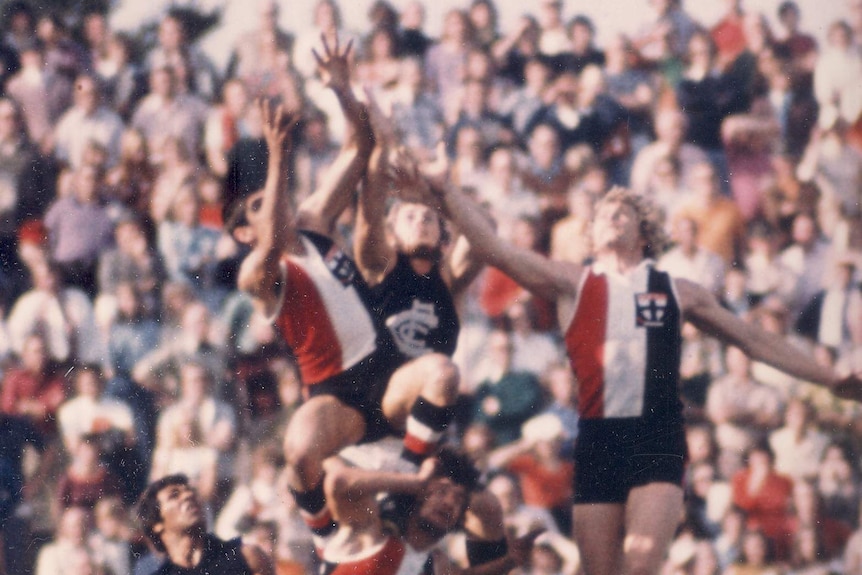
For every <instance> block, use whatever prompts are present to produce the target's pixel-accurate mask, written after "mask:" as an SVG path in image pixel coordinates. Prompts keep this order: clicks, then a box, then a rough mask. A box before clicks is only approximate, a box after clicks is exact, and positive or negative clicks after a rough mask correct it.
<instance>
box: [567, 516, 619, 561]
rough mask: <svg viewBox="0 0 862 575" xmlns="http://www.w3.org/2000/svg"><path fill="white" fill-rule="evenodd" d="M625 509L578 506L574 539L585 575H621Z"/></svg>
mask: <svg viewBox="0 0 862 575" xmlns="http://www.w3.org/2000/svg"><path fill="white" fill-rule="evenodd" d="M624 514H625V506H624V505H622V504H619V503H583V504H578V505H575V506H574V509H573V511H572V523H573V526H574V527H573V528H574V534H573V535H574V539H575V542H576V543H577V544H578V549H579V550H580V553H581V563H582V565H583V567H584V573H585V575H619V574H620V573H621V569H620V567H621V566H622V556H623V528H624Z"/></svg>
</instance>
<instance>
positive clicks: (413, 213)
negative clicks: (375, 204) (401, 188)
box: [392, 203, 441, 255]
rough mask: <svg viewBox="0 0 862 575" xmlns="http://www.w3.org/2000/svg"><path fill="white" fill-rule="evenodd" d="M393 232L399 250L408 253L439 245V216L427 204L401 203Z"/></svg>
mask: <svg viewBox="0 0 862 575" xmlns="http://www.w3.org/2000/svg"><path fill="white" fill-rule="evenodd" d="M397 209H398V212H397V213H396V214H395V221H394V223H393V230H392V231H393V233H394V234H395V238H396V240H397V242H398V248H399V250H400V251H403V252H404V253H406V254H408V255H412V254H415V253H416V252H419V251H427V250H428V249H436V248H438V247H440V239H441V230H440V218H438V217H437V214H436V213H435V212H434V210H432V209H431V208H429V207H428V206H423V205H422V204H407V203H405V204H402V205H400V206H398V208H397Z"/></svg>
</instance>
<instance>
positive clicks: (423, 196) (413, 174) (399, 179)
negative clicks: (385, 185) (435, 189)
mask: <svg viewBox="0 0 862 575" xmlns="http://www.w3.org/2000/svg"><path fill="white" fill-rule="evenodd" d="M388 173H389V178H390V181H391V182H392V188H393V190H394V192H395V196H396V197H397V198H398V199H400V200H402V201H404V202H411V203H417V204H426V205H428V206H431V207H432V208H435V209H439V206H440V202H439V201H438V199H437V198H436V197H435V196H434V194H433V193H432V191H431V188H430V186H429V185H428V182H427V181H426V180H425V177H424V176H423V175H422V174H421V173H420V171H419V166H418V165H417V163H416V159H415V158H414V157H413V156H412V155H411V154H410V152H408V151H407V150H406V149H405V148H403V147H401V148H398V149H397V150H395V151H394V152H393V153H392V154H391V158H390V160H389V167H388Z"/></svg>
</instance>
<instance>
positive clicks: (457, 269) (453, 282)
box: [431, 141, 493, 296]
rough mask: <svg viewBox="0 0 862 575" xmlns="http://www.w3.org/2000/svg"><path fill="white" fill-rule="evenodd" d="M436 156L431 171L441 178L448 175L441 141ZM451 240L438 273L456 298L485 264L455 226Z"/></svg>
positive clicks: (441, 212)
mask: <svg viewBox="0 0 862 575" xmlns="http://www.w3.org/2000/svg"><path fill="white" fill-rule="evenodd" d="M436 156H437V157H436V159H435V161H434V164H436V165H435V166H434V167H433V168H432V170H431V171H432V172H433V173H436V174H440V175H441V177H442V175H443V174H449V173H450V171H449V157H448V156H447V155H446V143H445V142H442V141H441V142H440V143H438V144H437V153H436ZM437 203H439V202H437ZM438 209H439V210H440V215H441V217H445V213H443V207H442V206H440V207H439V208H438ZM487 221H488V223H489V224H492V221H491V218H490V216H488V217H487ZM492 227H493V225H492ZM453 238H454V240H453V242H452V246H451V247H450V249H449V250H448V252H447V253H446V256H445V258H444V260H443V265H442V269H441V270H440V271H441V273H442V275H443V279H444V280H445V281H446V284H447V285H448V286H449V290H450V291H451V292H452V295H454V296H457V295H458V294H460V293H461V292H462V291H463V290H465V289H466V288H467V287H468V286H469V285H470V284H471V283H472V282H473V280H474V279H476V276H478V275H479V272H481V271H482V268H484V267H485V262H483V261H482V260H481V259H480V258H479V257H477V256H476V253H475V252H474V251H473V248H472V247H471V246H470V242H469V241H468V240H467V238H466V237H464V234H462V233H461V231H460V230H458V229H457V226H456V227H455V230H454V233H453Z"/></svg>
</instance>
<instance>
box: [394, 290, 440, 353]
mask: <svg viewBox="0 0 862 575" xmlns="http://www.w3.org/2000/svg"><path fill="white" fill-rule="evenodd" d="M439 324H440V318H438V317H437V314H436V312H435V308H434V304H433V303H426V302H421V301H419V300H415V299H414V300H413V305H412V306H411V307H410V308H409V309H405V310H404V311H401V312H398V313H396V314H394V315H391V316H389V317H388V318H386V327H388V328H389V331H390V333H391V334H392V339H393V340H394V341H395V345H396V346H398V351H400V352H401V353H403V354H404V355H407V356H409V357H419V356H420V355H423V354H425V353H428V352H430V351H433V350H431V349H430V348H429V347H428V344H427V340H426V336H427V335H428V332H430V331H431V330H432V329H436V328H437V326H438V325H439Z"/></svg>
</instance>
